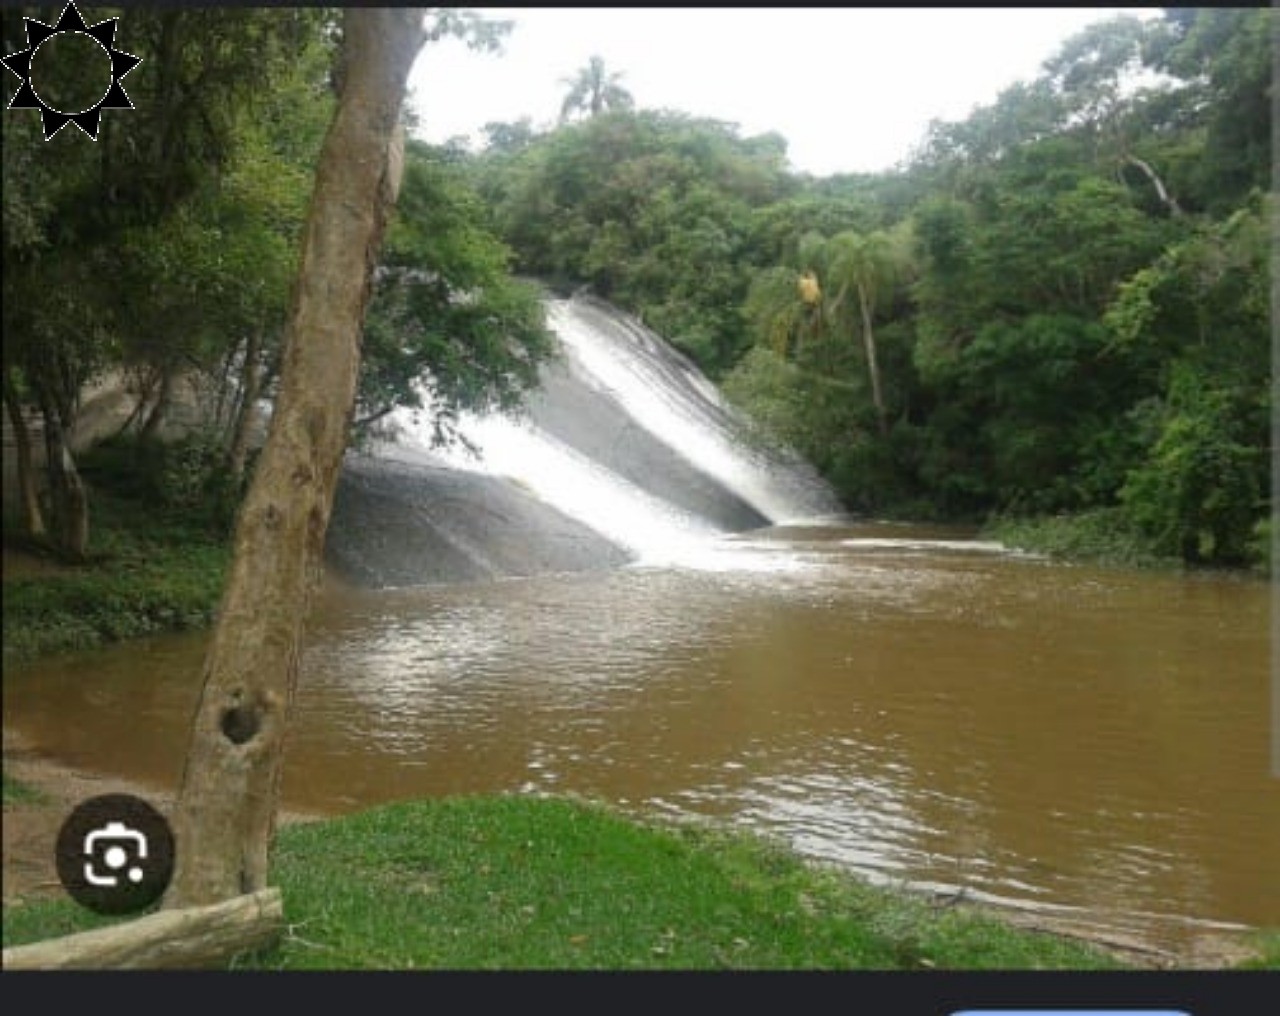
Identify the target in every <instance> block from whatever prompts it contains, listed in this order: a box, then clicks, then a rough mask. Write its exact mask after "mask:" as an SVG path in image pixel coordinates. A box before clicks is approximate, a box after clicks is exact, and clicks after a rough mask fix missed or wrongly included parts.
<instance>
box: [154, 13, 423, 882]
mask: <svg viewBox="0 0 1280 1016" xmlns="http://www.w3.org/2000/svg"><path fill="white" fill-rule="evenodd" d="M342 28H343V44H342V56H341V74H340V75H339V80H340V81H341V91H340V95H339V100H338V106H337V109H336V111H335V114H334V119H333V122H332V124H331V125H330V128H329V132H328V134H327V135H326V137H325V142H324V146H323V148H322V150H321V155H320V162H319V165H318V168H317V172H316V180H315V188H314V191H313V194H312V202H311V207H310V210H309V213H308V220H307V226H306V230H305V234H304V238H303V246H302V255H301V262H300V268H299V273H298V283H297V287H296V290H295V297H294V303H293V307H292V310H291V313H290V317H289V322H288V325H287V329H286V334H285V350H284V366H283V370H282V374H281V384H280V394H279V397H278V399H277V402H276V407H275V411H274V413H273V415H272V421H271V429H270V432H269V434H268V437H267V442H266V446H265V447H264V449H263V452H262V456H261V459H260V461H259V464H258V467H257V469H256V471H255V474H254V478H253V481H252V484H251V486H250V488H249V492H248V494H247V496H246V499H245V503H244V505H243V507H242V509H241V514H240V518H239V520H238V522H237V526H236V533H235V541H234V548H235V554H234V559H233V561H232V565H231V570H230V574H229V577H228V580H227V587H226V590H225V592H224V595H223V601H222V605H221V609H220V611H219V617H218V623H217V626H216V627H215V629H214V633H213V638H212V642H211V644H210V648H209V652H208V655H207V657H206V659H205V663H204V673H203V691H202V694H201V697H200V702H199V705H198V707H197V710H196V714H195V718H194V721H193V725H192V733H191V743H190V747H189V751H188V755H187V764H186V769H185V772H184V774H183V779H182V786H181V789H180V792H179V797H178V802H177V808H176V814H175V820H176V832H177V838H178V842H179V843H180V844H181V845H182V846H181V850H180V852H179V855H178V860H177V869H176V871H175V875H174V881H173V884H172V885H171V887H170V889H169V892H168V894H167V896H166V900H165V905H166V906H168V907H175V906H190V905H198V904H204V903H210V902H213V901H216V900H219V899H223V898H227V897H231V896H235V895H238V894H240V893H245V892H252V891H255V890H257V889H260V888H263V887H264V886H265V885H266V881H267V874H268V853H269V848H270V844H271V840H272V837H273V834H274V828H275V817H276V802H277V797H278V792H279V782H280V773H281V768H282V762H283V739H284V734H285V728H286V724H287V721H288V717H289V713H290V708H291V705H292V701H293V697H294V690H295V687H296V684H297V676H298V656H299V642H300V638H301V633H302V626H303V622H304V620H305V618H306V614H307V608H308V606H309V602H310V598H311V593H312V591H313V589H314V587H315V584H316V580H317V578H318V576H319V564H320V560H321V553H322V551H323V545H324V538H325V532H326V529H327V527H328V522H329V512H330V510H331V507H332V503H333V493H334V488H335V485H336V483H337V478H338V471H339V468H340V466H341V462H342V453H343V450H344V448H345V446H346V441H347V429H348V424H349V421H350V417H351V411H352V404H353V400H354V396H355V390H356V378H357V374H358V370H359V365H360V332H361V327H362V322H363V318H364V313H365V307H366V304H367V302H368V299H369V294H370V287H371V279H372V272H373V267H374V264H375V259H376V254H377V251H378V248H379V246H380V244H381V240H382V233H383V228H384V224H385V220H386V215H387V212H388V209H389V207H390V205H391V204H392V202H393V201H394V195H395V189H396V185H397V181H395V180H394V179H393V178H392V168H391V163H392V159H391V152H392V147H393V145H392V142H393V139H394V138H395V136H396V133H397V123H398V120H399V115H400V108H401V104H402V101H403V98H404V93H405V84H406V80H407V77H408V74H409V70H410V68H411V67H412V65H413V61H414V59H415V57H416V56H417V53H418V50H419V48H420V47H421V45H422V43H423V42H424V41H425V39H426V31H425V28H424V24H423V12H422V10H421V9H407V8H406V9H401V8H378V9H374V8H352V9H349V10H347V11H345V12H344V15H343V21H342Z"/></svg>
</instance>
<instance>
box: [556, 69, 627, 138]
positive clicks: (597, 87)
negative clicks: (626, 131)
mask: <svg viewBox="0 0 1280 1016" xmlns="http://www.w3.org/2000/svg"><path fill="white" fill-rule="evenodd" d="M621 80H622V72H621V71H608V70H606V69H605V65H604V58H603V57H599V56H593V57H592V58H591V59H590V60H589V61H587V66H585V67H583V68H582V69H581V70H580V71H578V73H577V74H576V75H575V76H574V77H572V78H565V79H564V80H563V82H562V83H563V84H566V85H568V86H569V93H568V94H567V95H566V96H565V97H564V102H563V103H561V105H560V122H561V123H563V122H564V121H565V120H568V119H569V117H570V116H572V115H573V114H574V113H575V112H582V111H584V110H585V111H586V112H587V113H589V114H590V115H591V116H599V115H600V114H601V113H603V112H604V111H605V110H607V109H615V110H616V109H630V108H631V107H632V105H633V104H634V101H633V99H632V97H631V93H630V92H628V91H627V90H626V89H625V88H623V87H622V85H620V84H619V82H620V81H621Z"/></svg>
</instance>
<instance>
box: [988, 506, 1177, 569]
mask: <svg viewBox="0 0 1280 1016" xmlns="http://www.w3.org/2000/svg"><path fill="white" fill-rule="evenodd" d="M982 535H983V536H984V537H985V538H987V539H994V540H999V541H1000V542H1001V543H1003V544H1005V545H1006V546H1008V547H1014V548H1017V549H1018V550H1027V551H1032V552H1034V553H1038V554H1045V555H1047V556H1049V557H1052V558H1057V559H1060V560H1067V561H1078V562H1089V563H1092V564H1101V565H1110V566H1119V567H1125V568H1153V569H1177V568H1181V567H1182V561H1181V560H1180V559H1178V558H1171V557H1162V556H1161V555H1159V554H1156V553H1154V552H1153V551H1152V550H1151V549H1150V547H1149V545H1148V543H1147V541H1146V540H1144V539H1143V537H1142V536H1141V535H1140V534H1138V533H1136V532H1134V531H1133V528H1132V527H1131V526H1129V525H1128V524H1127V523H1126V521H1125V519H1124V517H1123V515H1122V514H1121V513H1120V512H1119V511H1118V510H1117V509H1114V508H1099V509H1094V510H1092V511H1087V512H1081V513H1079V514H1076V515H1054V516H1044V517H1040V518H1005V519H996V520H993V521H991V522H989V523H988V524H987V525H986V526H985V527H984V529H983V533H982Z"/></svg>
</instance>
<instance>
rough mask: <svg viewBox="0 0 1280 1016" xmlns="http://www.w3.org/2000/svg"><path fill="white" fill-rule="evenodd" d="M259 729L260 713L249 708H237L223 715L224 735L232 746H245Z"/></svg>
mask: <svg viewBox="0 0 1280 1016" xmlns="http://www.w3.org/2000/svg"><path fill="white" fill-rule="evenodd" d="M258 727H259V723H258V712H257V710H255V709H250V708H249V707H248V706H236V707H235V708H234V709H228V710H227V711H226V712H224V713H223V714H222V733H223V734H224V735H226V738H227V740H228V741H230V742H231V743H232V744H244V743H245V742H246V741H247V740H249V738H251V737H253V735H254V734H256V733H257V732H258Z"/></svg>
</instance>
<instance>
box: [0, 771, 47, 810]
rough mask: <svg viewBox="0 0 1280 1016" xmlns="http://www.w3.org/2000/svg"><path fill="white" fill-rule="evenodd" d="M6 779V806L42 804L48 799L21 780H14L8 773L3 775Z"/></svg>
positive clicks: (4, 799)
mask: <svg viewBox="0 0 1280 1016" xmlns="http://www.w3.org/2000/svg"><path fill="white" fill-rule="evenodd" d="M3 777H4V798H3V801H4V803H5V804H41V803H43V802H44V801H45V800H46V798H45V796H44V794H42V793H40V791H38V790H36V789H35V787H29V786H27V785H26V784H25V783H23V782H22V781H21V780H17V779H14V778H13V777H12V776H10V775H9V774H8V773H3Z"/></svg>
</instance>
